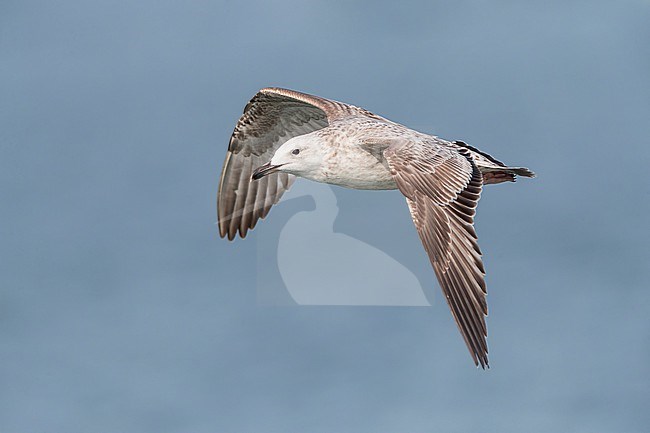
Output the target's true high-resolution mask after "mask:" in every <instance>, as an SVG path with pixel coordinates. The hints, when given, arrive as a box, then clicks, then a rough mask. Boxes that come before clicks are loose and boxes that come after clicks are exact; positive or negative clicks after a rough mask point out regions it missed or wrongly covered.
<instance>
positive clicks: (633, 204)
mask: <svg viewBox="0 0 650 433" xmlns="http://www.w3.org/2000/svg"><path fill="white" fill-rule="evenodd" d="M351 3H352V2H335V1H323V2H298V1H278V2H262V1H251V2H236V1H228V2H219V1H213V2H209V1H196V2H180V1H178V2H173V1H138V2H128V1H93V2H84V1H68V0H63V1H57V2H47V1H17V0H6V1H3V2H1V3H0V123H1V124H0V145H1V153H0V212H1V213H0V215H1V217H0V218H1V224H0V285H1V286H0V431H2V432H12V433H31V432H37V431H38V432H66V433H73V432H84V433H88V432H291V431H293V432H333V431H336V432H407V431H408V432H478V431H481V432H521V431H526V432H558V431H572V432H616V433H620V432H646V431H648V430H649V429H650V412H649V411H648V409H647V408H648V404H649V402H650V391H649V389H650V386H649V382H650V381H649V378H650V373H648V361H649V360H650V321H649V319H648V311H649V308H650V292H649V290H648V289H649V287H648V262H649V259H650V254H649V251H648V246H647V244H648V241H649V240H650V236H649V232H648V228H647V226H646V223H647V218H648V212H649V211H650V182H649V181H648V176H647V167H648V163H649V162H650V151H649V150H648V149H649V144H650V143H649V142H648V141H649V140H648V137H649V136H650V72H649V71H650V50H649V47H650V26H649V25H648V22H650V3H649V2H648V1H642V0H637V1H616V2H614V1H610V2H606V1H601V2H593V1H584V2H578V1H568V2H516V1H495V2H488V1H458V2H441V1H435V2H429V1H422V2H364V3H357V4H356V5H354V4H351ZM268 85H275V86H284V87H290V88H295V89H299V90H303V91H307V92H310V93H315V94H318V95H322V96H326V97H330V98H334V99H339V100H344V101H348V102H351V103H354V104H355V105H361V106H364V107H366V108H368V109H370V110H372V111H375V112H377V113H380V114H382V115H384V116H386V117H389V118H391V119H393V120H396V121H399V122H402V123H405V124H407V125H408V126H411V127H414V128H416V129H420V130H423V131H427V132H431V133H435V134H437V135H440V136H442V137H446V138H450V139H463V140H465V141H467V142H469V143H470V144H473V145H475V146H478V147H480V148H482V149H483V150H485V151H488V152H490V153H492V154H493V155H495V156H496V157H498V158H500V159H503V160H505V161H506V162H509V163H512V164H521V165H526V166H529V167H530V168H531V169H533V170H535V171H536V172H537V173H538V175H539V177H538V178H537V179H535V180H532V181H529V180H526V179H524V180H521V181H520V182H517V183H516V184H507V185H497V186H492V187H490V188H489V189H486V191H485V192H484V194H483V199H482V201H481V204H480V208H479V214H478V220H477V230H478V232H479V236H480V241H481V245H482V248H483V251H484V253H485V263H486V267H487V269H488V277H487V278H488V280H487V281H488V285H489V290H490V294H489V303H490V308H491V310H490V317H489V322H488V323H489V329H490V337H489V343H490V349H491V351H490V359H491V364H492V368H491V369H490V370H489V371H482V370H477V369H475V368H474V367H473V365H472V363H471V360H470V358H469V354H468V353H467V350H466V348H465V346H464V343H463V341H462V339H461V337H460V335H459V334H458V331H457V329H456V326H455V324H454V323H453V321H452V319H451V315H450V313H449V311H448V310H447V307H446V305H445V304H444V302H437V300H438V299H439V297H438V290H439V289H438V287H437V283H436V282H435V278H434V276H433V272H432V271H431V270H430V268H429V264H428V260H427V258H426V256H425V254H424V253H423V251H422V249H421V246H420V244H419V241H418V239H417V235H416V233H415V230H414V229H413V227H412V223H411V221H410V219H409V218H408V212H407V210H406V206H405V204H404V201H403V198H402V197H401V196H400V194H399V193H398V192H396V191H392V192H359V191H346V190H342V189H340V188H336V189H335V192H336V194H337V197H338V205H339V208H340V213H339V215H338V219H337V222H336V223H335V228H338V229H340V230H342V231H345V232H346V233H347V234H350V235H354V236H356V237H358V238H359V239H362V240H364V241H365V242H369V243H371V244H373V245H375V246H378V247H380V248H382V250H385V251H388V252H389V253H390V254H391V255H392V256H393V257H395V258H396V259H398V260H400V261H401V262H402V263H404V264H405V265H406V266H408V267H409V269H411V270H412V271H413V272H414V273H415V274H416V275H417V276H418V278H420V279H421V280H422V282H423V285H425V287H426V288H427V290H429V291H431V293H432V299H434V306H433V307H432V308H425V307H420V308H382V307H375V308H372V307H365V308H364V307H298V306H296V307H265V306H261V305H260V304H259V303H258V302H257V299H256V298H257V285H258V281H257V278H256V271H255V270H256V266H257V265H256V255H257V251H258V246H257V243H256V237H258V236H259V233H258V232H261V231H263V230H264V227H265V224H260V225H258V227H257V228H256V230H255V232H254V233H253V234H252V235H251V237H250V238H249V239H246V240H245V241H239V242H236V243H228V242H226V241H224V240H222V239H220V238H219V237H218V234H217V230H216V227H215V225H214V223H215V220H216V216H215V204H214V202H215V192H216V186H217V182H218V176H219V173H220V169H221V163H222V161H223V157H224V155H225V149H226V146H227V142H228V138H229V135H230V133H231V130H232V127H233V126H234V123H235V121H236V119H237V118H238V116H239V114H240V113H241V110H242V108H243V106H244V105H245V103H246V102H247V101H248V99H249V98H250V97H251V96H252V95H253V94H254V93H255V92H256V91H257V90H258V89H259V88H261V87H264V86H268ZM287 209H288V208H287ZM276 211H277V212H276ZM274 212H276V213H277V215H278V218H281V217H282V216H283V215H284V216H285V217H286V215H287V211H286V209H285V210H284V211H283V210H281V209H277V210H274V211H272V212H271V215H270V218H271V219H272V218H273V216H274ZM297 253H298V254H303V253H305V252H297ZM359 259H360V260H362V258H359ZM260 266H264V264H260ZM268 266H273V264H272V263H270V264H269V265H268Z"/></svg>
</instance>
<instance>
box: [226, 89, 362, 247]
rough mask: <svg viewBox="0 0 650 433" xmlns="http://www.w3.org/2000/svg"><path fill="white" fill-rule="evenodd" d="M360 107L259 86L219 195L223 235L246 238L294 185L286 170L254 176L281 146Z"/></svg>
mask: <svg viewBox="0 0 650 433" xmlns="http://www.w3.org/2000/svg"><path fill="white" fill-rule="evenodd" d="M355 109H356V107H352V106H349V105H346V104H343V103H340V102H336V101H330V100H328V99H324V98H319V97H317V96H312V95H307V94H304V93H300V92H295V91H292V90H286V89H278V88H266V89H262V90H260V91H259V92H258V93H257V94H256V95H255V96H254V97H253V99H252V100H251V101H250V102H249V103H248V105H246V108H245V109H244V113H243V115H242V116H241V118H240V119H239V121H238V122H237V125H236V126H235V130H234V132H233V133H232V137H231V138H230V144H229V146H228V153H227V155H226V160H225V162H224V165H223V171H222V172H221V180H220V182H219V191H218V197H217V215H218V219H219V222H218V223H219V233H220V235H221V236H222V237H225V236H227V237H228V239H230V240H232V239H234V237H235V236H236V234H237V233H238V232H239V235H240V236H241V237H242V238H243V237H245V236H246V233H247V232H248V230H250V229H252V228H253V227H255V224H257V221H258V220H259V219H260V218H264V217H265V216H266V215H267V214H268V212H269V210H270V209H271V206H273V205H274V204H275V203H277V202H278V200H280V197H281V196H282V194H283V193H284V192H285V191H286V190H287V189H288V188H289V187H290V186H291V184H292V182H293V180H294V176H292V175H289V174H286V173H275V174H270V175H268V176H265V177H264V178H262V179H260V180H257V181H251V174H252V173H253V171H254V170H255V169H256V168H257V167H259V166H261V165H263V164H265V163H266V162H268V161H269V160H270V159H271V157H272V156H273V154H274V153H275V151H276V150H277V148H278V147H280V146H281V145H282V144H283V143H285V142H286V141H287V140H289V139H291V138H293V137H296V136H298V135H303V134H307V133H310V132H313V131H316V130H318V129H321V128H324V127H326V126H327V125H328V124H329V122H331V121H332V120H334V119H337V118H339V117H343V116H345V115H348V114H350V113H351V111H352V110H355ZM359 110H360V109H359Z"/></svg>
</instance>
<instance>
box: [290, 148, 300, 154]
mask: <svg viewBox="0 0 650 433" xmlns="http://www.w3.org/2000/svg"><path fill="white" fill-rule="evenodd" d="M291 153H293V154H294V155H298V154H299V153H300V149H293V150H292V151H291Z"/></svg>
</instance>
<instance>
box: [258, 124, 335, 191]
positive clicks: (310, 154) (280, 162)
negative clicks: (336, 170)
mask: <svg viewBox="0 0 650 433" xmlns="http://www.w3.org/2000/svg"><path fill="white" fill-rule="evenodd" d="M323 159H324V146H323V144H322V143H321V142H320V140H319V138H318V136H316V135H314V134H307V135H300V136H298V137H294V138H292V139H290V140H288V141H287V142H286V143H284V144H283V145H282V146H280V147H279V148H278V150H276V151H275V154H274V155H273V157H272V158H271V160H270V161H269V162H267V163H266V164H264V165H262V166H260V167H258V168H257V169H256V170H255V171H254V172H253V176H252V178H253V180H258V179H261V178H263V177H264V176H266V175H268V174H271V173H276V172H283V173H289V174H293V175H296V176H301V177H307V178H310V177H313V176H314V175H315V174H316V173H317V172H319V171H320V170H321V169H322V166H323Z"/></svg>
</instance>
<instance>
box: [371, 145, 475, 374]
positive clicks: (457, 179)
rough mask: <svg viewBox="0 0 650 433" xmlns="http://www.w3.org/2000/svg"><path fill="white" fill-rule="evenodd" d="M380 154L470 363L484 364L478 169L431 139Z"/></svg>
mask: <svg viewBox="0 0 650 433" xmlns="http://www.w3.org/2000/svg"><path fill="white" fill-rule="evenodd" d="M384 156H385V157H386V159H387V160H388V164H389V166H390V169H391V173H392V175H393V177H394V178H395V181H396V182H397V186H398V188H399V189H400V191H401V192H402V193H403V194H404V195H405V196H406V201H407V203H408V206H409V209H410V211H411V216H412V217H413V222H414V223H415V227H416V228H417V231H418V234H419V236H420V239H421V241H422V244H423V245H424V249H425V250H426V251H427V254H428V255H429V260H430V261H431V264H432V266H433V269H434V271H435V273H436V276H437V277H438V281H439V282H440V287H441V288H442V291H443V293H444V295H445V298H446V299H447V303H448V304H449V308H450V309H451V312H452V314H453V316H454V319H455V320H456V323H457V325H458V328H459V329H460V332H461V334H462V335H463V338H464V339H465V343H466V344H467V347H468V349H469V351H470V353H471V355H472V358H473V359H474V363H475V364H476V365H479V363H480V365H481V367H483V368H485V367H486V366H488V357H487V353H488V348H487V327H486V324H485V316H486V315H487V301H486V295H487V290H486V287H485V280H484V277H485V270H484V268H483V262H482V260H481V250H480V249H479V246H478V243H477V238H476V232H475V231H474V226H473V224H474V214H475V213H476V205H477V203H478V200H479V198H480V194H481V188H482V178H481V172H480V171H479V170H478V169H477V168H476V166H475V165H474V164H473V163H472V162H471V159H470V157H469V152H468V151H467V150H466V149H463V148H460V149H455V148H452V147H447V146H445V145H443V144H437V143H435V142H427V143H412V142H404V143H399V144H392V145H390V146H389V147H388V148H387V149H386V150H385V151H384Z"/></svg>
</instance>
